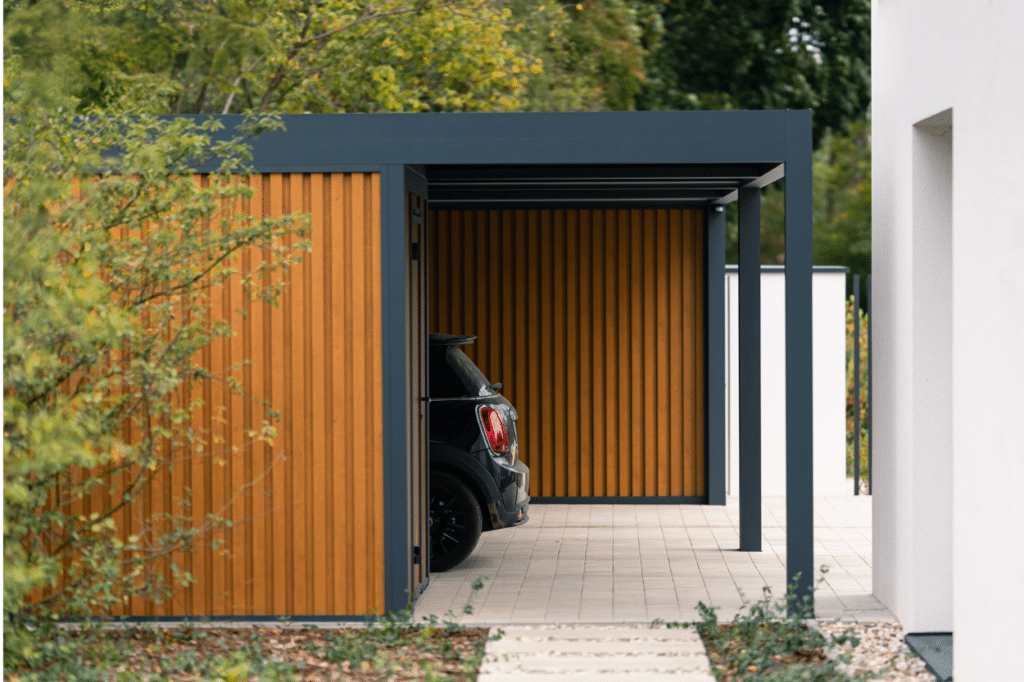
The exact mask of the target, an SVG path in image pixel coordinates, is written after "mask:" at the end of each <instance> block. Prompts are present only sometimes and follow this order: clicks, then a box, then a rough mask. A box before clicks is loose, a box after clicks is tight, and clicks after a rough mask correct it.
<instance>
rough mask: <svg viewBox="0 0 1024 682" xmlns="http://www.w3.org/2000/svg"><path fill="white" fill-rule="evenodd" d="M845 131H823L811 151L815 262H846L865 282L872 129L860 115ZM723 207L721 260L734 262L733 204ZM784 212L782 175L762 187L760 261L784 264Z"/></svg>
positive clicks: (868, 266)
mask: <svg viewBox="0 0 1024 682" xmlns="http://www.w3.org/2000/svg"><path fill="white" fill-rule="evenodd" d="M850 130H851V132H850V133H849V134H835V133H828V134H826V135H825V137H824V139H822V140H821V143H820V145H819V147H818V148H817V149H816V150H815V152H814V157H813V173H814V175H813V182H814V188H813V209H812V210H813V220H814V225H813V234H814V263H815V265H842V266H846V267H848V268H850V274H853V275H861V276H862V277H861V280H862V282H866V280H864V277H863V276H864V275H868V274H871V128H870V125H869V123H868V122H867V121H866V120H862V121H857V122H855V123H852V124H851V126H850ZM726 211H727V215H726V221H727V222H726V230H727V234H728V241H727V243H726V262H727V263H735V262H737V259H738V251H737V246H738V245H737V242H736V235H737V231H738V230H737V213H736V205H735V204H730V205H729V206H728V207H726ZM785 216H786V207H785V180H784V179H783V180H781V181H780V182H777V183H775V184H773V185H769V186H768V187H766V188H765V189H764V191H762V192H761V263H762V264H765V265H782V264H784V263H785V248H786V235H785ZM864 286H866V284H864ZM861 293H862V294H863V293H864V292H861Z"/></svg>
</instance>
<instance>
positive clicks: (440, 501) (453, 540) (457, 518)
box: [430, 471, 483, 571]
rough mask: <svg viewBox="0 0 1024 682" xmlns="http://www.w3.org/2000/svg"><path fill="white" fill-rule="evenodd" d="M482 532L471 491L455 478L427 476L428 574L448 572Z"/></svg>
mask: <svg viewBox="0 0 1024 682" xmlns="http://www.w3.org/2000/svg"><path fill="white" fill-rule="evenodd" d="M481 532H483V516H482V515H481V514H480V506H479V505H478V504H477V501H476V497H475V496H474V495H473V491H472V490H470V489H469V487H468V486H467V485H466V484H465V483H463V482H462V481H461V480H459V479H458V478H455V477H454V476H452V475H450V474H446V473H442V472H440V471H431V472H430V570H431V571H447V570H448V569H449V568H452V567H454V566H457V565H459V564H460V563H462V562H463V561H464V560H465V559H466V557H468V556H469V555H470V553H471V552H472V551H473V548H474V547H476V543H477V541H478V540H479V539H480V533H481Z"/></svg>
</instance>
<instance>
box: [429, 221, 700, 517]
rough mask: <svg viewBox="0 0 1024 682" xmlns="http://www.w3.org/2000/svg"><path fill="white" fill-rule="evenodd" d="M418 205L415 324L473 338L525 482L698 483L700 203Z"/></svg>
mask: <svg viewBox="0 0 1024 682" xmlns="http://www.w3.org/2000/svg"><path fill="white" fill-rule="evenodd" d="M429 217H430V226H429V235H430V250H429V259H428V262H429V265H430V271H429V283H430V322H431V330H433V331H440V332H445V333H450V334H474V335H476V336H477V341H476V343H474V344H472V345H470V346H467V347H466V348H465V350H466V352H467V354H468V355H469V356H470V357H471V358H472V359H473V360H474V361H475V362H476V363H477V364H478V365H479V366H480V368H481V370H483V372H484V374H486V375H487V377H488V378H489V379H490V380H491V381H501V382H503V384H504V385H503V388H502V389H501V392H502V393H503V394H504V395H505V396H506V397H507V398H509V400H511V401H512V403H513V404H514V405H515V406H516V408H517V409H518V411H519V420H518V422H517V430H518V432H519V444H520V448H521V453H520V454H521V457H522V458H523V461H524V462H526V464H527V465H529V467H530V472H531V490H530V494H531V495H534V496H558V497H589V496H620V495H628V496H648V497H657V496H669V495H671V496H680V495H694V496H699V495H703V494H704V479H703V476H704V462H703V458H704V390H705V389H704V385H703V381H704V377H703V363H704V339H703V328H704V305H703V299H702V296H703V287H702V282H703V259H702V255H701V254H702V249H703V232H702V228H701V225H702V217H701V213H700V212H699V211H683V210H661V209H659V210H594V211H590V210H581V211H567V210H554V211H552V210H545V211H539V210H538V211H525V210H514V211H510V210H505V211H431V212H430V216H429Z"/></svg>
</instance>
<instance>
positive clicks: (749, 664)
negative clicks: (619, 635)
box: [656, 581, 867, 682]
mask: <svg viewBox="0 0 1024 682" xmlns="http://www.w3.org/2000/svg"><path fill="white" fill-rule="evenodd" d="M795 588H796V583H795V581H794V584H792V585H790V587H789V590H788V591H787V594H786V600H785V602H784V603H780V602H779V601H776V600H775V599H773V597H772V595H771V589H770V588H768V587H765V588H764V596H763V597H762V598H761V599H760V600H759V601H757V602H755V603H753V604H750V605H749V606H748V607H747V611H746V613H740V614H737V615H736V617H735V618H733V620H732V621H731V622H728V623H721V622H719V620H718V616H717V614H716V613H715V609H714V607H710V606H707V605H706V604H704V602H700V603H698V604H697V611H698V612H699V613H700V617H701V619H700V620H699V621H696V622H692V623H674V622H673V623H665V625H666V627H670V628H672V627H693V628H694V629H696V630H697V632H698V633H699V634H700V636H701V639H702V640H703V642H704V646H705V648H707V651H708V657H709V658H710V659H711V672H712V673H713V674H714V675H715V678H716V679H717V680H718V682H755V681H757V682H798V681H801V682H856V681H858V680H863V679H867V678H862V677H854V676H851V675H848V674H847V673H845V672H844V671H843V670H842V669H841V666H842V664H843V663H848V662H849V660H850V655H849V654H845V655H838V656H829V654H828V652H829V650H831V649H833V648H836V647H840V646H842V645H847V644H848V645H850V646H851V647H856V646H857V645H858V644H859V643H860V642H859V641H858V640H857V638H856V637H854V636H853V631H852V630H850V629H847V630H844V631H843V632H842V633H840V634H838V635H834V634H830V635H827V636H826V635H825V634H823V633H822V632H821V631H819V630H817V629H815V628H813V627H810V626H809V625H808V624H807V616H808V614H809V609H808V608H805V605H804V604H801V603H800V602H799V601H798V597H797V596H796V589H795ZM656 623H658V622H657V621H656Z"/></svg>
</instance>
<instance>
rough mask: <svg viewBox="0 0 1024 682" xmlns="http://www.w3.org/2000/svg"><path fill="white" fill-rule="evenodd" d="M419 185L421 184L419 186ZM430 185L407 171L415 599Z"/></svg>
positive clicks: (424, 514) (424, 521) (424, 511)
mask: <svg viewBox="0 0 1024 682" xmlns="http://www.w3.org/2000/svg"><path fill="white" fill-rule="evenodd" d="M417 181H418V182H417ZM425 189H426V182H425V180H422V178H421V176H418V175H417V174H415V173H414V172H413V171H412V170H411V169H408V168H407V169H406V191H405V225H406V255H407V258H406V263H407V266H406V267H407V282H408V286H409V290H408V296H407V298H406V301H407V304H406V323H407V329H408V340H409V341H408V343H409V348H408V357H409V376H408V382H409V392H408V396H409V401H410V403H409V411H408V414H409V466H408V469H407V470H408V472H409V477H410V480H409V486H408V490H409V497H410V499H409V511H410V513H409V538H410V541H411V542H412V552H411V556H412V566H411V567H410V571H409V576H410V577H409V594H410V595H412V596H415V595H417V594H418V593H419V592H420V591H421V590H423V588H425V587H426V585H427V579H428V576H429V572H428V566H427V562H428V556H429V550H428V544H427V542H428V539H427V538H428V535H429V528H428V523H429V518H430V517H429V510H428V504H429V501H430V500H429V490H428V486H429V478H428V476H429V472H428V469H427V442H428V441H427V438H428V436H427V409H428V405H427V280H426V268H425V267H424V264H425V250H426V229H427V226H426V203H427V201H426V197H425V194H426V192H425Z"/></svg>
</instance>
